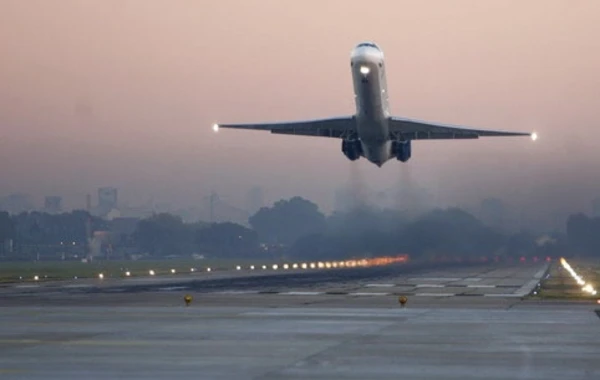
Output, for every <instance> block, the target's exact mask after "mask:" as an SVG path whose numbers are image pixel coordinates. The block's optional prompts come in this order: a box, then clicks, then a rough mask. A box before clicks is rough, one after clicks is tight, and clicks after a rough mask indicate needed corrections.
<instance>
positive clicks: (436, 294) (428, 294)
mask: <svg viewBox="0 0 600 380" xmlns="http://www.w3.org/2000/svg"><path fill="white" fill-rule="evenodd" d="M455 295H456V294H454V293H415V296H421V297H454V296H455Z"/></svg>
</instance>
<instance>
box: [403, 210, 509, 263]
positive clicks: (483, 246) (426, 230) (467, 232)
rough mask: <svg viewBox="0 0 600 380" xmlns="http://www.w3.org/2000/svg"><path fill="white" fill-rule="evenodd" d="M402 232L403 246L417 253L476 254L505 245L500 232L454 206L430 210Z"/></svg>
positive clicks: (472, 255) (463, 255)
mask: <svg viewBox="0 0 600 380" xmlns="http://www.w3.org/2000/svg"><path fill="white" fill-rule="evenodd" d="M403 235H404V236H403V238H402V240H403V241H404V245H403V246H404V248H405V249H406V250H407V251H409V252H412V253H413V254H417V255H419V254H423V253H424V252H436V253H440V254H452V255H456V256H462V257H466V256H471V257H475V256H481V255H486V254H490V253H492V252H494V251H495V250H496V249H498V248H499V247H500V246H502V245H503V244H504V237H503V236H502V235H501V234H499V233H497V232H494V231H493V230H492V229H490V228H489V227H486V226H484V225H483V224H482V223H481V222H480V221H479V220H477V219H476V218H475V217H473V216H472V215H470V214H469V213H467V212H465V211H463V210H460V209H457V208H451V209H448V210H435V211H432V212H430V213H428V214H426V215H424V216H423V217H421V218H420V219H418V220H416V221H415V222H413V223H411V224H409V225H408V226H407V228H406V229H405V230H404V233H403Z"/></svg>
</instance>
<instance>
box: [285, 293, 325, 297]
mask: <svg viewBox="0 0 600 380" xmlns="http://www.w3.org/2000/svg"><path fill="white" fill-rule="evenodd" d="M279 294H285V295H288V296H318V295H321V294H324V292H284V293H279Z"/></svg>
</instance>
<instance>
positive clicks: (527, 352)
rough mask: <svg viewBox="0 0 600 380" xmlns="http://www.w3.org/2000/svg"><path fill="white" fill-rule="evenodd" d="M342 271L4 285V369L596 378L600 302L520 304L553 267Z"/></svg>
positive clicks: (14, 374)
mask: <svg viewBox="0 0 600 380" xmlns="http://www.w3.org/2000/svg"><path fill="white" fill-rule="evenodd" d="M336 273H337V275H335V274H336ZM341 273H342V272H341V271H338V272H314V273H304V274H289V273H288V274H283V275H278V276H272V275H268V276H260V277H251V278H245V277H244V276H242V275H236V277H232V278H229V279H226V278H218V279H206V278H203V279H201V280H199V279H195V280H185V281H181V280H180V279H179V280H177V279H176V280H177V281H178V282H177V281H175V283H174V284H169V286H166V285H165V283H156V284H152V283H146V284H143V285H139V284H137V285H135V286H131V287H127V286H123V284H121V283H119V284H114V285H111V286H105V285H102V284H100V285H94V286H92V287H85V288H73V287H67V286H68V285H72V284H62V285H56V284H55V285H52V286H49V287H45V286H40V287H38V288H33V289H27V288H17V287H5V288H3V289H2V290H1V291H0V300H1V304H2V305H3V306H4V307H0V378H2V379H76V378H77V379H80V378H85V379H117V378H127V379H167V378H168V379H184V378H185V379H188V378H194V379H398V378H405V379H481V378H485V379H598V378H600V362H598V360H597V358H598V357H599V355H600V318H598V316H597V315H596V313H595V312H594V305H590V304H585V303H561V302H553V303H547V302H532V301H527V300H522V299H521V298H522V297H521V296H520V295H521V294H522V293H523V292H527V291H528V289H529V287H530V286H531V288H532V289H533V287H534V286H535V284H536V283H537V281H539V278H538V276H543V275H544V274H545V266H544V264H536V265H515V266H512V267H509V266H501V267H495V266H479V267H453V268H447V269H441V268H440V269H424V268H418V269H415V268H412V269H410V268H407V267H405V268H387V267H386V268H370V270H365V271H357V272H351V271H349V272H346V273H345V274H344V275H341ZM303 276H304V277H303ZM307 278H308V279H309V280H307ZM317 280H318V281H317ZM220 281H226V284H223V283H221V282H220ZM177 286H179V287H186V289H180V288H177ZM169 287H170V288H171V289H166V290H165V288H169ZM115 289H116V291H115ZM246 292H248V293H246ZM399 293H402V294H404V293H406V294H409V301H408V304H407V306H406V307H405V308H401V307H400V306H399V304H398V296H397V294H399ZM184 294H192V295H193V296H194V300H193V302H192V304H191V306H190V307H185V306H184V305H183V299H182V297H183V295H184ZM450 294H451V295H450ZM461 294H462V295H461ZM465 294H478V295H477V296H465ZM493 294H494V295H497V294H499V295H500V296H490V295H493ZM486 295H487V296H486ZM506 295H508V296H506ZM516 295H518V296H516Z"/></svg>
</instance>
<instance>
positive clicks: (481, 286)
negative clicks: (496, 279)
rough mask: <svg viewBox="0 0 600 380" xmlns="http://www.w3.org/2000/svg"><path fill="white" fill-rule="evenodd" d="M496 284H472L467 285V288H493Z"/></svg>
mask: <svg viewBox="0 0 600 380" xmlns="http://www.w3.org/2000/svg"><path fill="white" fill-rule="evenodd" d="M495 287H496V285H484V284H472V285H467V288H495Z"/></svg>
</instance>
